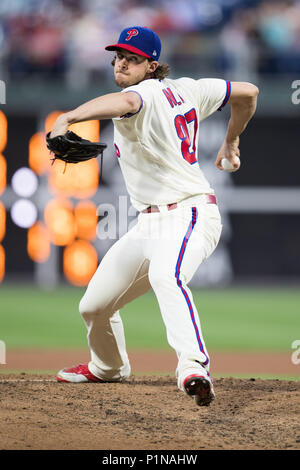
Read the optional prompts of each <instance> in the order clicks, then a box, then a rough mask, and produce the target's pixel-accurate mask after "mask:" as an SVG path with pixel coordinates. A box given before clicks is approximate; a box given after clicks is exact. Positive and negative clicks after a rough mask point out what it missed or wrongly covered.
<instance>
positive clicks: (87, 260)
mask: <svg viewBox="0 0 300 470" xmlns="http://www.w3.org/2000/svg"><path fill="white" fill-rule="evenodd" d="M97 266H98V255H97V251H96V250H95V248H94V247H93V246H92V245H91V244H90V243H89V242H87V241H85V240H76V241H75V242H74V243H72V245H69V246H67V247H66V248H65V250H64V255H63V270H64V274H65V276H66V278H67V279H68V281H69V282H71V284H74V285H76V286H86V285H87V284H88V283H89V281H90V279H91V278H92V276H93V275H94V273H95V271H96V269H97Z"/></svg>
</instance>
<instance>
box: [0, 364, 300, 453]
mask: <svg viewBox="0 0 300 470" xmlns="http://www.w3.org/2000/svg"><path fill="white" fill-rule="evenodd" d="M214 385H215V391H216V400H215V401H214V402H213V403H212V404H211V405H210V406H209V407H197V406H196V405H195V403H194V401H193V399H191V398H190V397H188V396H186V395H185V394H184V393H183V392H181V391H179V390H178V389H177V386H176V380H175V378H174V377H171V376H142V377H135V376H132V377H130V379H128V380H127V381H126V382H124V383H104V384H101V383H87V384H63V383H57V382H56V381H55V379H54V377H53V376H47V375H36V374H33V375H30V374H27V373H21V374H18V375H2V377H1V380H0V402H1V408H0V434H1V449H10V450H17V449H20V450H21V449H28V450H29V449H31V450H35V449H39V450H45V449H50V450H51V449H66V450H73V449H74V450H75V449H79V450H84V449H88V450H94V449H98V450H100V449H101V450H103V449H106V450H116V449H118V450H123V449H127V450H137V449H143V450H156V449H157V450H158V449H166V450H175V449H176V450H178V449H179V450H180V449H185V450H195V449H197V450H201V449H299V448H300V432H299V402H300V382H297V381H279V380H261V379H236V378H219V379H215V381H214Z"/></svg>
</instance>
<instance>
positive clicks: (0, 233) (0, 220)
mask: <svg viewBox="0 0 300 470" xmlns="http://www.w3.org/2000/svg"><path fill="white" fill-rule="evenodd" d="M5 222H6V210H5V207H4V205H3V204H2V202H0V242H2V240H3V238H4V236H5Z"/></svg>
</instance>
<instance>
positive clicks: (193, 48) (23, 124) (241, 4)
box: [0, 0, 300, 374]
mask: <svg viewBox="0 0 300 470" xmlns="http://www.w3.org/2000/svg"><path fill="white" fill-rule="evenodd" d="M137 24H141V25H144V26H148V27H150V28H152V29H154V30H155V31H156V32H157V33H158V34H159V35H160V37H161V39H162V44H163V49H162V56H161V60H162V61H163V62H167V63H169V64H170V66H171V75H170V76H171V77H172V78H177V77H180V76H190V77H193V78H202V77H222V78H226V79H228V80H237V81H250V82H252V83H254V84H256V85H257V86H258V87H259V88H260V95H259V103H258V109H257V113H256V115H255V118H254V119H253V120H252V121H251V122H250V124H249V126H248V129H247V131H246V132H245V134H243V135H242V137H241V155H242V166H241V169H240V171H239V172H237V173H236V174H234V175H230V174H228V173H225V172H220V171H218V170H217V169H216V168H215V166H214V160H215V157H216V153H217V151H218V149H219V147H220V145H221V143H222V140H223V138H224V134H225V130H226V122H227V119H228V116H229V114H228V109H227V110H226V109H225V110H223V112H222V113H216V114H215V115H213V116H212V117H210V118H209V119H208V120H206V121H205V122H203V123H202V125H201V130H200V146H199V160H200V164H201V167H202V168H203V170H204V172H205V174H206V175H207V177H208V179H209V181H210V182H211V184H212V186H213V187H214V188H215V191H216V195H217V197H218V201H219V206H220V210H221V213H222V217H223V225H224V228H223V236H222V239H221V242H220V244H219V246H218V248H217V250H216V251H215V253H214V254H213V255H212V256H211V258H210V259H209V260H208V261H207V262H206V263H204V264H203V266H201V267H200V269H199V270H198V272H197V273H196V274H195V276H194V278H193V281H192V287H193V289H194V290H195V293H196V295H197V296H199V302H200V303H201V299H203V298H205V297H203V296H205V295H206V296H207V297H206V299H207V300H205V308H204V312H203V313H202V311H200V318H201V319H202V315H204V317H203V318H204V322H206V321H207V322H208V323H207V325H208V326H209V325H210V323H209V322H211V328H210V329H209V331H210V332H211V337H212V338H213V339H212V342H211V345H212V347H213V348H218V347H220V348H223V347H224V348H227V349H230V348H231V349H236V348H237V347H245V348H248V349H249V348H250V349H251V348H252V349H255V348H257V349H266V348H269V349H270V350H286V351H288V350H290V348H291V342H292V341H293V340H296V339H297V334H298V336H299V320H298V318H299V316H298V312H299V310H300V308H299V306H300V294H299V292H298V290H297V288H298V286H299V280H300V262H299V261H300V243H299V240H300V218H299V212H300V187H299V174H300V159H299V125H300V93H297V88H299V87H300V1H299V0H281V1H279V0H278V1H276V0H273V1H271V0H265V1H260V0H252V1H250V0H249V1H245V0H189V1H186V0H172V1H171V0H143V1H142V0H111V1H110V2H107V1H105V0H2V1H1V3H0V80H1V82H0V84H1V90H0V91H1V92H2V93H1V100H0V101H1V105H0V106H1V108H0V109H1V110H0V152H1V154H0V280H1V285H0V292H1V306H0V312H1V316H0V339H2V340H3V341H5V342H6V344H7V345H8V346H11V347H21V346H36V347H41V346H43V344H44V345H48V346H49V342H50V343H51V344H50V345H54V346H55V345H57V346H60V347H62V346H63V345H64V344H65V346H66V347H68V345H71V346H76V345H77V346H83V345H84V344H85V341H84V335H85V333H84V328H83V326H82V324H81V323H79V322H80V319H78V318H77V316H76V315H77V304H78V300H79V299H80V297H81V294H82V292H83V290H84V288H85V286H86V285H87V283H88V281H89V279H90V278H91V276H92V274H93V273H94V271H95V269H96V266H97V264H98V262H99V261H101V258H102V257H103V255H104V254H105V252H106V251H107V249H108V248H109V247H110V246H111V245H112V243H114V241H115V239H116V238H117V237H119V236H121V235H122V234H123V233H124V232H125V231H126V229H127V227H128V224H130V223H134V222H133V221H134V217H135V212H134V210H133V208H132V207H130V202H129V199H128V197H127V192H126V189H125V186H124V183H123V180H122V176H121V173H120V170H119V167H118V162H117V158H116V155H115V151H114V146H113V128H112V124H111V122H109V121H103V122H100V123H99V122H98V121H97V122H89V123H84V124H81V125H80V126H79V127H77V128H75V130H77V131H78V132H79V133H80V134H81V135H83V136H85V137H87V138H90V139H91V140H95V141H96V140H98V139H99V135H101V140H102V141H104V142H106V143H108V149H107V150H106V152H105V155H104V174H103V181H102V183H101V184H100V185H99V162H97V161H92V162H89V163H87V164H82V165H81V168H80V171H79V170H78V168H71V166H68V167H67V168H66V169H65V170H64V168H63V166H60V165H59V164H55V165H53V166H51V165H50V164H49V152H48V150H47V149H46V147H45V133H46V132H47V131H48V130H50V129H51V128H52V125H53V122H54V120H55V118H56V116H57V115H58V113H59V112H62V111H66V110H68V109H72V108H74V107H76V106H78V105H79V104H81V103H82V102H84V101H87V100H89V99H92V98H94V97H96V96H99V95H101V94H104V93H107V92H112V91H117V88H116V86H115V85H114V82H113V74H112V67H111V64H110V61H111V58H112V55H110V53H108V52H106V51H105V50H104V46H105V45H106V44H110V43H111V41H115V40H116V39H117V38H118V35H119V32H120V30H121V29H122V28H124V27H127V26H129V25H132V26H133V25H137ZM113 220H115V221H116V222H117V229H116V232H115V233H114V231H112V232H111V230H110V228H109V227H110V225H109V224H110V223H111V221H113ZM120 262H122V260H120ZM74 286H76V288H75V289H74ZM274 287H275V288H276V289H274ZM47 290H48V291H50V292H48V293H46V291H47ZM215 292H218V295H223V297H221V300H220V297H218V302H216V298H215ZM222 292H223V294H222ZM41 293H42V294H41ZM228 293H230V298H229V297H228ZM149 298H150V297H148V298H147V299H146V300H145V301H141V302H145V304H143V303H140V304H138V308H137V307H136V310H137V312H136V315H135V316H134V314H132V315H133V316H132V317H130V309H129V308H128V309H127V307H126V309H127V310H128V323H126V321H127V320H126V318H124V320H125V323H126V324H125V326H126V328H128V331H129V333H128V334H129V339H128V344H129V347H141V344H140V343H139V342H137V343H138V344H137V343H136V338H137V335H139V334H140V330H138V326H137V325H140V326H141V325H142V319H141V317H140V310H141V309H144V308H145V309H146V310H147V308H148V309H149V314H151V309H152V310H153V309H154V310H155V309H156V310H157V305H156V304H155V300H154V299H153V298H152V297H151V302H152V303H151V306H150V307H149V305H148V304H149ZM43 299H44V300H43ZM55 299H56V301H55ZM63 299H65V302H66V303H67V302H69V304H68V305H69V306H66V305H65V304H64V303H63ZM68 299H69V300H68ZM51 300H52V301H51ZM235 300H236V301H235ZM53 302H54V303H53ZM210 302H212V303H210ZM225 302H227V305H230V306H231V308H230V309H227V310H226V312H227V313H224V311H225V310H224V307H222V305H225ZM146 304H147V305H148V307H147V306H146ZM209 305H212V306H213V307H212V310H213V309H214V308H215V310H214V312H212V311H211V309H210V307H209ZM33 306H34V307H33ZM64 309H65V310H64ZM68 309H69V310H68ZM71 310H72V312H73V313H72V314H71V313H70V312H71ZM133 310H134V308H133ZM207 310H209V314H208V312H207ZM221 310H222V311H221ZM66 311H67V312H68V313H66ZM147 311H148V310H147ZM245 311H246V312H247V313H245ZM25 312H26V313H25ZM41 315H43V319H44V320H45V322H44V320H43V321H41V317H40V316H41ZM51 315H52V320H51V321H52V327H50V326H49V325H48V323H47V322H49V316H50V317H51ZM205 315H206V316H205ZM224 315H226V316H225V318H224ZM75 317H76V318H75ZM130 318H131V320H130ZM137 318H139V323H137ZM155 318H157V320H156V321H157V323H156V324H157V325H159V327H158V329H159V330H160V331H159V333H157V334H158V335H161V334H163V332H162V331H161V330H162V325H161V324H160V322H161V320H160V317H159V313H157V316H156V317H155ZM46 319H47V320H46ZM59 322H63V323H59ZM72 322H75V323H76V322H78V323H76V325H77V327H76V328H77V329H76V328H75V327H74V328H75V330H76V331H75V330H74V331H73V333H72V334H73V335H74V336H73V338H75V339H74V341H73V340H70V337H71V336H72V334H70V332H69V330H68V325H70V324H71V323H72ZM274 322H276V324H274ZM1 323H2V327H1ZM148 323H149V322H148ZM148 323H146V325H147V324H148ZM150 323H151V322H150ZM150 323H149V326H150ZM73 324H74V323H73ZM250 324H251V325H252V326H251V327H250V326H249V325H250ZM26 325H27V327H28V331H27V329H26ZM37 325H39V327H38V326H37ZM47 325H48V326H47ZM258 325H260V327H259V331H260V333H259V332H258ZM47 328H49V330H47ZM222 328H225V329H224V330H223V329H222ZM226 328H227V329H226ZM274 328H275V329H274ZM58 329H59V330H60V332H62V331H63V332H64V335H65V338H66V339H65V343H64V340H63V339H62V338H60V339H57V338H58V337H59V336H60V334H58V335H57V331H58ZM140 329H144V331H145V328H143V327H142V326H141V328H140ZM42 330H43V334H41V331H42ZM52 330H53V331H52ZM154 330H156V332H157V331H158V330H157V329H156V328H154ZM47 331H48V332H49V335H50V336H49V335H47V334H46V333H47ZM55 331H56V334H55ZM216 331H219V333H217V334H216V336H214V335H215V332H216ZM30 332H31V333H30ZM130 332H131V333H130ZM226 334H227V340H226V339H225V338H226ZM51 335H52V336H51ZM247 335H248V336H247ZM145 336H146V335H145ZM46 337H51V339H50V340H49V341H47V339H46ZM67 337H68V339H67ZM254 337H255V338H256V340H253V338H254ZM38 338H40V340H38ZM42 338H43V339H42ZM157 338H158V337H157V336H155V334H154V336H153V342H152V343H151V341H150V342H149V341H148V342H147V340H146V338H145V337H144V343H143V341H142V344H145V343H146V346H148V347H150V346H151V344H152V345H155V344H157V346H159V347H162V348H163V347H166V342H165V341H166V340H165V339H162V340H161V339H157ZM257 338H258V339H257ZM156 342H157V343H156ZM150 343H151V344H150ZM295 374H296V370H295Z"/></svg>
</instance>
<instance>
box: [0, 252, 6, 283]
mask: <svg viewBox="0 0 300 470" xmlns="http://www.w3.org/2000/svg"><path fill="white" fill-rule="evenodd" d="M4 275H5V250H4V248H3V246H2V245H0V282H2V281H3V279H4Z"/></svg>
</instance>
